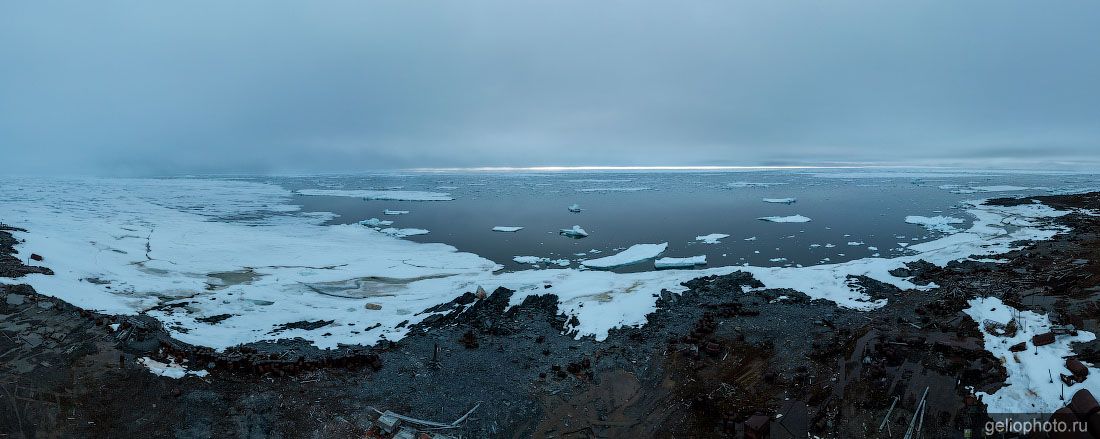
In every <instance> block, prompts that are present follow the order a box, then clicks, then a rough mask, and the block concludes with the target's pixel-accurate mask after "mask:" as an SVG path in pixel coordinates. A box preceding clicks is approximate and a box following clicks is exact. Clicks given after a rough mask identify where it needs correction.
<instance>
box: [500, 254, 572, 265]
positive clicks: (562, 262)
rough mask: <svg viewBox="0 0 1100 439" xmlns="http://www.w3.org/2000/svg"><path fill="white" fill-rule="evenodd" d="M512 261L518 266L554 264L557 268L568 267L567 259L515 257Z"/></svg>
mask: <svg viewBox="0 0 1100 439" xmlns="http://www.w3.org/2000/svg"><path fill="white" fill-rule="evenodd" d="M512 260H513V261H516V262H518V263H520V264H532V265H536V264H554V265H558V266H561V267H568V266H569V260H568V259H550V258H540V257H538V256H516V257H514V258H512Z"/></svg>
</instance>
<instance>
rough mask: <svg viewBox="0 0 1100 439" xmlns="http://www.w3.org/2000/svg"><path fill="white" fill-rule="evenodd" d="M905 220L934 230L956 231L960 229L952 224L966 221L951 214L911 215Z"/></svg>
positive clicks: (941, 231) (943, 231)
mask: <svg viewBox="0 0 1100 439" xmlns="http://www.w3.org/2000/svg"><path fill="white" fill-rule="evenodd" d="M905 222H907V223H909V224H917V225H919V226H922V227H924V228H925V229H928V230H929V231H932V232H940V233H955V232H957V231H959V230H958V229H956V228H955V227H954V226H952V224H962V223H964V222H966V221H964V220H963V219H962V218H955V217H950V216H919V215H909V216H907V217H905Z"/></svg>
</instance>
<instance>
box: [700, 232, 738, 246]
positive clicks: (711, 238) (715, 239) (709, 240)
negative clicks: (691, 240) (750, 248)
mask: <svg viewBox="0 0 1100 439" xmlns="http://www.w3.org/2000/svg"><path fill="white" fill-rule="evenodd" d="M729 236H730V235H727V234H725V233H711V234H709V235H703V236H696V237H695V240H696V241H702V242H703V244H718V243H719V241H720V240H722V239H724V238H729Z"/></svg>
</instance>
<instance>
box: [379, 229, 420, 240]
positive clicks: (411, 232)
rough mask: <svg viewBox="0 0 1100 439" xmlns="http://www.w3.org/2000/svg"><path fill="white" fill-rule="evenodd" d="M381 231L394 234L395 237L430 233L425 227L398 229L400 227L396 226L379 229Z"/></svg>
mask: <svg viewBox="0 0 1100 439" xmlns="http://www.w3.org/2000/svg"><path fill="white" fill-rule="evenodd" d="M379 232H382V233H385V234H387V235H390V236H393V237H396V238H404V237H406V236H414V235H427V234H428V231H427V230H424V229H398V228H394V227H389V228H385V229H382V230H379Z"/></svg>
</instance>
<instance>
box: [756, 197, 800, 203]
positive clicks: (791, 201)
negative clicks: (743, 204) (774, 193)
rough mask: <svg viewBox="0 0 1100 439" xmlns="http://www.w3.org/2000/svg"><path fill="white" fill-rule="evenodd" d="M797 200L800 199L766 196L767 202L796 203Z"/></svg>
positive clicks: (765, 200)
mask: <svg viewBox="0 0 1100 439" xmlns="http://www.w3.org/2000/svg"><path fill="white" fill-rule="evenodd" d="M795 201H798V200H797V199H794V198H764V202H765V203H776V204H794V202H795Z"/></svg>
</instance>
